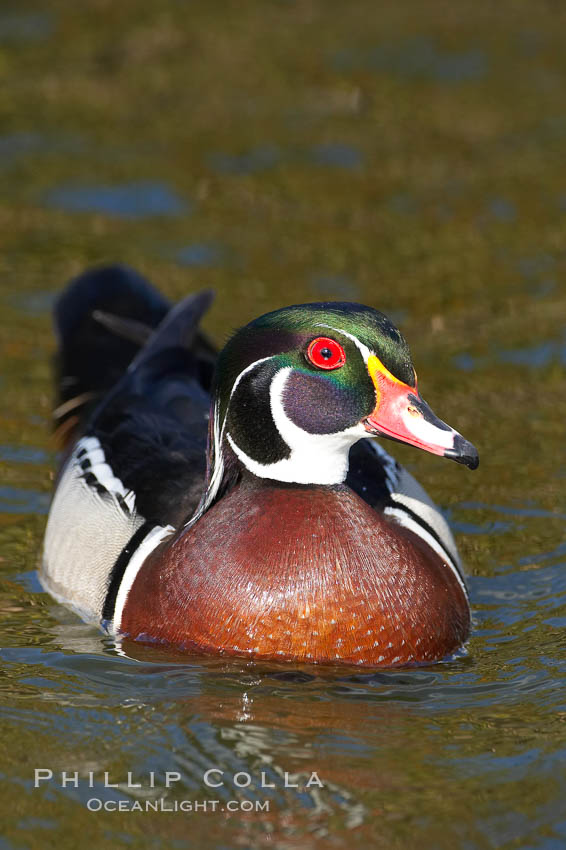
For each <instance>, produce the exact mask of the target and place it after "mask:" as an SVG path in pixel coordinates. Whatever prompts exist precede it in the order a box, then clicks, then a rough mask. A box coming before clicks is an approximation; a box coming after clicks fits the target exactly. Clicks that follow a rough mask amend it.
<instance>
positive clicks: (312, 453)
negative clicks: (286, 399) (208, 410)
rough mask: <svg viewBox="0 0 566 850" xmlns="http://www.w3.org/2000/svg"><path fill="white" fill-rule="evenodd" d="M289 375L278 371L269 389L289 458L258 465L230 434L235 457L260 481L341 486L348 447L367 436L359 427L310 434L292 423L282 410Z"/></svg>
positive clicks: (272, 411) (287, 370)
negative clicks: (329, 432)
mask: <svg viewBox="0 0 566 850" xmlns="http://www.w3.org/2000/svg"><path fill="white" fill-rule="evenodd" d="M292 371H293V370H292V367H290V366H287V367H285V368H284V369H280V370H279V371H278V372H277V374H276V375H275V377H274V378H273V381H272V382H271V388H270V402H271V413H272V416H273V421H274V422H275V425H276V427H277V430H278V431H279V433H280V434H281V437H282V439H283V440H284V442H285V443H286V444H287V446H288V447H289V449H290V450H291V456H290V457H288V458H284V459H283V460H279V461H277V462H276V463H271V464H262V463H258V462H257V461H256V460H254V459H253V458H251V457H249V456H248V455H247V454H245V452H243V451H242V450H241V449H240V448H239V446H238V445H237V444H236V443H235V442H234V440H233V439H232V437H231V436H230V434H228V435H227V439H228V441H229V443H230V445H231V446H232V449H233V450H234V453H235V454H236V456H237V457H238V458H239V459H240V460H241V461H242V463H243V464H244V465H245V466H246V468H247V469H249V470H250V472H253V474H254V475H257V476H258V477H259V478H273V479H275V480H277V481H286V482H289V483H295V484H340V483H342V482H343V481H344V480H345V478H346V475H347V474H348V452H349V450H350V447H351V446H352V445H353V444H354V443H356V442H357V441H358V440H359V439H360V437H364V436H367V432H366V430H365V429H364V427H363V426H362V425H359V424H358V425H354V426H353V427H352V428H348V429H346V430H345V431H340V432H339V433H337V434H309V433H308V432H307V431H303V429H302V428H299V427H298V426H297V425H295V424H294V422H291V420H290V419H289V417H288V416H287V414H286V413H285V409H284V407H283V393H284V389H285V384H286V382H287V379H288V377H289V375H290V373H291V372H292Z"/></svg>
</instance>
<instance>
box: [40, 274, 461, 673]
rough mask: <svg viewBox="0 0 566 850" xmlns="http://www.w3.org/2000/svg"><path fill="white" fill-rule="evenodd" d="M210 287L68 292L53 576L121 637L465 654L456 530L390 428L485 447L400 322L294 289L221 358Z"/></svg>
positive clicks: (222, 647)
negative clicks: (428, 379)
mask: <svg viewBox="0 0 566 850" xmlns="http://www.w3.org/2000/svg"><path fill="white" fill-rule="evenodd" d="M211 297H212V296H211V294H210V293H209V292H201V293H199V294H196V295H191V296H189V297H187V298H186V299H185V300H184V301H182V302H181V303H180V304H178V305H177V306H176V307H173V308H171V305H170V304H169V302H167V301H166V300H165V299H164V298H163V297H162V296H161V295H160V294H159V293H158V292H157V291H156V290H154V289H153V288H152V287H151V286H150V285H149V284H148V283H146V281H145V280H144V279H143V278H141V277H140V276H139V275H137V274H136V273H135V272H133V271H131V270H129V269H127V268H123V267H111V268H105V269H98V270H94V271H91V272H87V273H86V274H84V275H82V276H81V277H79V278H78V279H76V280H75V281H74V282H72V283H71V285H70V286H69V288H68V289H67V291H66V292H65V293H64V294H63V295H62V296H61V298H60V299H59V302H58V304H57V307H56V325H57V329H58V335H59V342H60V347H59V355H58V357H59V370H60V403H59V406H58V408H57V410H56V411H55V417H56V420H57V421H58V423H59V425H58V433H59V436H60V437H61V442H62V443H63V445H64V446H65V448H66V460H65V462H64V464H63V467H62V469H61V471H60V474H59V477H58V482H57V488H56V492H55V495H54V498H53V503H52V506H51V512H50V515H49V521H48V525H47V531H46V536H45V545H44V557H43V564H42V570H41V577H42V581H43V583H44V585H45V587H46V589H47V590H49V591H50V592H51V593H52V595H53V596H55V597H56V598H57V599H58V600H60V601H63V602H65V603H66V604H68V605H71V606H72V607H73V608H74V609H75V610H76V611H78V613H79V614H81V615H82V617H83V618H84V619H86V620H88V621H94V622H96V623H98V624H100V625H102V627H103V628H104V629H106V630H107V631H108V632H109V633H111V634H114V635H116V636H126V637H128V638H130V639H133V640H137V641H142V642H158V643H166V644H171V645H174V646H176V647H178V648H181V649H183V650H185V651H199V652H203V651H204V652H212V653H217V654H218V653H220V654H230V655H239V656H247V657H251V658H254V659H262V660H266V659H269V660H281V661H294V662H306V663H308V662H313V663H326V664H357V665H365V666H372V667H378V666H395V665H407V664H416V663H424V662H432V661H437V660H439V659H442V658H445V657H446V656H447V655H449V654H450V653H452V652H454V651H455V650H457V649H458V648H459V647H460V646H461V645H462V644H463V643H464V641H465V640H466V638H467V636H468V633H469V628H470V610H469V604H468V596H467V591H466V585H465V581H464V578H463V575H462V572H461V565H460V560H459V557H458V552H457V549H456V546H455V543H454V540H453V538H452V535H451V533H450V530H449V528H448V526H447V524H446V521H445V520H444V518H443V516H442V514H441V513H440V511H439V509H438V508H437V507H436V506H435V505H434V504H433V503H432V502H431V500H430V499H429V497H428V496H427V495H426V493H425V492H424V490H423V489H422V487H421V486H420V485H419V484H418V483H417V482H416V481H415V480H414V478H412V476H411V475H410V474H409V473H408V472H407V471H406V470H405V469H403V468H402V467H401V466H400V465H399V464H398V463H396V462H395V460H394V459H393V458H391V457H390V456H389V455H388V454H387V453H386V452H385V451H384V449H383V448H382V446H381V445H380V443H379V442H377V440H376V438H386V439H389V440H395V441H397V442H401V443H408V444H410V445H412V446H416V447H418V448H421V449H424V450H426V451H428V452H432V453H433V454H436V455H441V456H443V457H447V458H451V459H452V460H455V461H457V462H458V463H463V464H465V465H466V466H468V467H469V468H470V469H475V468H476V467H477V465H478V454H477V451H476V449H475V448H474V447H473V446H472V445H471V443H469V442H467V441H466V440H464V439H463V437H462V436H460V434H458V433H457V432H456V431H454V430H453V429H452V428H450V427H449V426H448V425H446V424H445V423H444V422H441V421H440V420H439V419H437V417H436V416H435V415H434V413H433V412H432V410H431V409H430V407H429V406H428V405H427V404H426V403H425V402H424V401H423V399H422V398H421V396H420V395H419V391H418V389H417V379H416V375H415V371H414V369H413V365H412V362H411V357H410V353H409V349H408V346H407V343H406V342H405V340H404V338H403V337H402V335H401V333H400V332H399V331H398V330H397V328H396V327H395V326H394V325H393V324H392V323H391V321H390V320H389V319H388V318H387V317H386V316H385V315H383V314H382V313H380V312H378V311H377V310H374V309H372V308H370V307H365V306H362V305H361V304H350V303H342V302H336V303H334V302H326V303H316V304H302V305H295V306H292V307H285V308H283V309H281V310H276V311H275V312H272V313H268V314H266V315H264V316H261V317H260V318H258V319H255V320H254V321H252V322H250V323H249V324H248V325H246V326H245V327H243V328H241V329H240V330H239V331H237V332H236V333H235V334H234V335H233V336H232V337H231V338H230V339H229V341H228V343H227V344H226V346H225V347H224V349H223V350H222V351H221V353H220V355H219V356H218V358H217V360H216V355H215V352H214V349H213V347H212V346H211V344H210V343H209V342H208V340H207V339H206V337H205V336H204V335H203V334H202V332H201V331H199V329H198V324H199V321H200V319H201V316H202V315H203V313H204V312H205V311H206V309H207V308H208V306H209V304H210V302H211ZM215 360H216V364H215Z"/></svg>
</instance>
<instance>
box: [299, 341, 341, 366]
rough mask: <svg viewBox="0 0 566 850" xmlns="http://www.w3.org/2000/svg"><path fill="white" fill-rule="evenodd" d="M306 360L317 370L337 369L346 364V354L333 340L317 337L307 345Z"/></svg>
mask: <svg viewBox="0 0 566 850" xmlns="http://www.w3.org/2000/svg"><path fill="white" fill-rule="evenodd" d="M307 359H308V360H310V362H311V363H312V364H313V366H316V367H317V368H318V369H339V368H340V366H343V365H344V363H345V362H346V352H345V351H344V349H343V348H342V346H341V345H340V343H339V342H336V340H335V339H329V337H327V336H318V337H317V338H316V339H313V341H312V342H311V343H309V347H308V348H307Z"/></svg>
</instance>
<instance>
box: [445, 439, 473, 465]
mask: <svg viewBox="0 0 566 850" xmlns="http://www.w3.org/2000/svg"><path fill="white" fill-rule="evenodd" d="M444 457H448V458H450V460H455V461H456V463H463V464H464V466H467V467H468V469H477V468H478V466H479V465H480V457H479V455H478V450H477V449H476V447H475V446H473V445H472V444H471V443H469V442H468V441H467V440H464V438H463V437H461V436H460V434H457V435H456V437H454V445H453V447H452V448H451V449H446V451H445V452H444Z"/></svg>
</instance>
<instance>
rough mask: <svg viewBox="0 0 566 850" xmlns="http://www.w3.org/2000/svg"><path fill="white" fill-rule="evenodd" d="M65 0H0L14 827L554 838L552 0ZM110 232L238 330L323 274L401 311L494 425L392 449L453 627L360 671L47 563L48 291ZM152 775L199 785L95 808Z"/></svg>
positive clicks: (117, 251)
mask: <svg viewBox="0 0 566 850" xmlns="http://www.w3.org/2000/svg"><path fill="white" fill-rule="evenodd" d="M67 6H68V4H65V3H63V2H62V0H53V2H50V3H47V2H45V0H36V2H35V3H33V4H32V5H29V4H28V3H27V2H24V3H23V5H22V4H20V5H19V6H18V7H17V9H16V7H15V6H14V7H9V8H8V7H7V8H6V10H3V11H2V15H1V16H0V50H1V51H2V52H1V53H0V72H1V74H2V91H3V98H2V104H1V107H0V108H1V110H2V112H1V114H2V129H1V135H0V159H1V162H0V180H1V181H2V204H1V206H0V233H1V237H0V239H1V242H2V250H1V251H0V364H1V366H0V369H1V372H0V393H1V398H2V404H1V406H0V469H1V476H0V608H1V610H2V618H1V620H0V644H1V646H2V650H1V652H2V676H1V678H0V688H1V697H0V712H1V715H2V722H3V723H2V729H3V733H2V738H1V743H2V759H1V763H0V772H1V777H0V779H1V782H2V796H1V797H0V800H1V803H0V809H1V835H2V838H1V839H0V847H1V848H40V847H41V848H44V847H55V846H57V847H59V848H66V847H75V846H80V845H81V844H82V843H83V841H84V836H85V835H86V834H88V836H89V840H90V841H92V842H96V843H97V844H98V845H100V846H102V845H107V844H110V843H111V844H112V846H114V847H117V848H122V847H123V848H128V847H135V848H144V849H145V848H171V847H173V848H185V847H190V848H207V850H208V848H214V849H215V850H223V848H228V847H230V848H231V847H242V848H249V847H275V848H281V850H287V848H301V850H303V848H311V847H312V848H318V847H325V848H326V847H347V848H358V847H359V848H365V847H368V846H370V847H378V848H385V850H389V849H390V848H394V850H397V848H400V850H412V848H414V847H418V848H425V850H429V848H430V850H436V848H441V850H443V849H444V848H446V850H453V848H455V847H458V848H460V847H461V848H464V849H465V850H472V848H473V850H476V848H478V850H483V848H504V850H513V848H529V850H530V848H537V850H539V848H540V850H557V848H562V847H564V846H566V803H565V800H566V769H565V767H564V765H565V757H566V687H565V686H566V637H565V635H566V566H565V562H566V543H565V539H566V538H565V532H564V529H565V527H566V505H565V503H564V489H565V486H566V462H565V455H564V424H563V420H564V398H565V396H566V381H565V360H564V345H565V339H566V336H565V332H566V294H565V290H564V276H565V271H566V251H565V247H566V214H565V212H564V197H565V187H566V168H565V166H564V138H565V127H566V124H565V122H564V103H563V92H564V85H565V82H566V81H565V75H566V58H565V55H564V50H563V40H564V38H563V34H564V27H565V25H566V10H565V9H563V8H562V6H559V5H557V4H553V5H552V6H550V5H549V6H548V7H547V6H543V5H542V4H538V3H535V2H534V0H533V2H529V1H528V0H524V2H522V3H519V4H518V3H515V2H512V0H502V2H500V3H499V4H497V8H495V7H494V8H491V7H489V8H488V7H484V6H482V5H481V4H477V3H475V4H474V3H468V2H463V3H460V4H456V5H453V6H447V5H446V4H445V3H442V2H440V0H427V2H426V3H424V2H421V0H407V2H406V3H404V4H380V7H379V11H378V10H377V9H376V6H375V4H374V3H372V2H370V0H361V2H359V3H356V4H353V5H352V4H350V5H343V4H338V3H330V4H329V3H322V2H318V0H315V2H312V3H308V4H307V3H293V2H281V1H280V0H277V2H276V0H273V2H271V0H270V2H259V0H258V2H255V0H254V2H250V3H248V4H239V3H227V4H224V5H223V7H222V10H219V8H218V7H217V6H211V4H208V3H205V2H204V0H197V2H194V3H192V4H191V5H190V7H188V6H186V4H181V3H178V2H176V0H160V2H158V3H156V2H151V3H150V2H149V0H142V2H136V3H134V2H133V1H132V2H131V1H130V0H125V2H122V3H120V4H109V3H106V2H101V0H87V2H85V3H82V4H80V7H73V9H72V10H71V9H69V8H67ZM115 260H120V261H123V262H128V263H130V264H132V265H134V266H136V267H137V268H139V269H140V270H141V271H143V272H144V273H145V274H146V275H148V276H149V277H150V278H151V279H153V280H154V281H155V282H157V283H158V284H159V285H160V286H161V287H162V288H163V290H164V291H165V292H166V293H167V294H168V295H169V296H171V297H172V298H179V297H181V296H182V295H184V294H185V293H186V292H188V291H190V290H192V289H195V288H197V287H209V286H211V287H213V288H215V289H216V291H217V301H216V304H215V306H214V308H213V311H212V312H211V314H210V316H209V317H208V318H207V321H206V329H207V331H208V332H209V333H210V334H211V335H212V336H213V337H214V338H215V339H217V340H218V341H219V342H222V340H223V339H224V338H225V336H226V334H227V332H228V331H229V330H230V329H231V328H233V327H234V326H237V325H239V324H242V323H244V322H246V321H248V320H249V319H250V318H252V317H253V316H255V315H258V314H260V313H262V312H264V311H266V310H269V309H274V308H276V307H278V306H281V305H283V304H285V303H293V302H300V301H304V300H309V299H322V298H344V297H346V298H355V299H358V300H361V301H365V302H366V303H369V304H371V305H373V306H375V307H377V308H379V309H382V310H384V311H385V312H388V313H390V314H391V315H392V316H393V317H394V318H395V320H396V321H398V322H400V323H401V324H402V328H403V330H404V332H405V334H406V336H407V338H408V340H409V342H410V344H411V348H412V352H413V356H414V360H415V363H416V368H417V371H418V374H419V384H420V388H421V391H422V393H423V395H424V397H425V398H426V399H427V400H428V401H429V402H430V403H431V404H432V406H433V407H434V409H435V410H436V411H437V412H438V414H439V415H440V416H441V417H442V418H443V419H446V420H447V421H448V422H450V423H451V424H453V425H454V426H455V427H457V428H458V430H460V431H461V432H462V433H463V434H465V435H466V437H468V438H469V439H471V440H473V442H474V443H476V444H477V445H478V448H479V450H480V455H481V466H480V468H479V470H478V471H477V472H475V473H470V472H468V471H467V470H466V469H463V468H461V467H458V466H457V465H456V464H449V463H447V462H444V461H442V460H440V459H438V458H434V457H432V456H428V455H424V454H420V453H418V452H416V451H415V450H412V449H410V448H408V447H399V448H398V449H396V454H397V456H398V457H399V459H400V460H401V461H402V462H403V463H406V464H407V465H408V466H409V467H410V468H411V469H412V470H413V472H414V473H415V474H416V475H417V477H418V478H419V480H421V481H422V482H423V483H425V484H426V486H427V489H429V491H430V492H431V493H432V494H433V495H434V496H435V498H436V499H437V501H438V502H439V503H440V504H441V505H442V506H443V508H444V509H445V510H446V512H447V515H448V517H449V519H450V522H451V523H452V526H453V528H454V531H455V533H456V534H457V537H458V542H459V546H460V549H461V552H462V555H463V557H464V559H465V562H466V565H467V569H468V573H469V575H470V580H469V581H470V589H471V596H472V603H473V609H474V628H473V634H472V637H471V639H470V641H469V644H468V646H467V647H466V651H465V653H462V655H461V656H460V657H458V658H455V659H453V660H452V661H450V662H449V663H444V664H438V665H435V666H431V667H428V668H421V669H418V670H395V671H391V670H390V671H379V672H372V671H367V672H360V671H359V670H354V671H353V670H348V669H333V668H315V667H307V666H305V667H300V668H297V667H294V666H292V667H278V666H276V665H265V664H253V663H248V662H246V661H237V660H235V661H234V660H232V661H226V660H222V659H214V658H207V659H202V658H197V657H183V656H179V655H176V654H174V653H173V652H170V651H167V650H165V649H155V648H150V647H140V646H131V645H130V646H126V645H125V646H124V647H123V648H120V647H117V646H115V645H114V644H113V643H112V642H111V641H110V640H108V639H107V638H105V637H104V636H103V635H101V634H100V633H99V632H98V631H97V630H96V629H94V628H92V627H90V626H87V625H85V624H83V623H81V622H80V621H78V620H77V618H76V617H75V616H74V615H73V614H72V613H70V612H68V611H66V610H65V609H63V608H62V607H61V606H59V605H57V604H56V603H55V602H54V601H53V600H52V599H51V598H49V597H48V596H46V595H45V594H44V593H43V592H42V591H41V589H40V587H39V585H38V584H37V580H36V578H35V572H34V571H35V567H36V564H37V561H38V558H39V555H40V550H41V540H42V534H43V529H44V525H45V519H46V512H47V509H48V503H49V494H50V492H51V489H52V485H53V475H54V471H55V469H56V463H57V460H56V455H55V451H54V448H53V445H52V443H51V441H50V436H49V434H50V423H49V417H50V409H51V365H50V359H51V356H52V353H53V350H54V340H53V336H52V331H51V329H50V320H49V311H50V308H51V305H52V303H53V300H54V298H55V296H56V293H57V291H58V290H59V289H60V288H61V286H62V285H63V284H64V282H65V281H66V280H67V279H69V278H70V277H71V276H72V275H74V274H76V273H78V272H79V271H80V270H82V269H83V268H85V267H86V266H88V265H92V264H94V263H101V262H107V261H115ZM35 769H41V770H44V771H52V773H53V777H52V779H51V780H47V779H45V781H42V782H40V783H39V787H37V788H36V787H34V770H35ZM209 769H213V770H214V771H217V772H215V773H212V774H210V775H209V778H210V779H211V780H212V781H213V782H216V783H218V782H220V781H221V782H222V783H223V784H221V785H218V786H217V787H211V786H207V785H206V784H205V781H204V774H205V773H206V771H207V770H209ZM62 771H66V772H67V773H68V774H69V775H72V774H73V773H74V771H77V772H78V779H79V782H78V786H79V787H74V786H73V783H72V782H68V783H67V785H66V787H62V781H61V772H62ZM128 772H130V773H131V781H130V783H129V785H130V787H128ZM167 772H169V774H175V775H176V774H178V775H179V776H178V780H177V781H174V780H173V779H172V780H171V783H170V784H171V787H170V788H169V789H167V788H165V784H166V774H167ZM105 773H108V782H107V783H106V784H107V785H108V784H112V785H118V787H104V785H105V782H104V775H105ZM313 773H314V774H316V777H317V778H318V780H319V781H320V782H321V783H322V785H323V787H319V785H318V784H317V782H316V781H315V782H314V783H313V781H312V780H313ZM152 774H153V776H154V782H153V784H154V786H155V787H153V788H152V787H150V786H151V776H152ZM262 774H263V776H262ZM47 775H48V774H47V773H44V774H41V776H43V777H46V776H47ZM248 776H249V777H250V784H249V785H247V782H248ZM91 777H92V779H90V778H91ZM170 778H171V777H170ZM309 780H310V784H309ZM89 784H91V785H92V786H93V787H89ZM133 785H140V786H141V787H131V786H133ZM262 785H263V786H264V787H262ZM270 786H274V787H270ZM161 797H163V798H164V799H165V804H166V805H167V806H169V807H170V808H174V804H175V803H176V804H177V805H179V804H180V803H181V801H189V802H190V804H191V805H192V807H193V811H185V812H183V811H148V812H143V813H142V812H139V811H138V812H136V811H135V810H134V811H122V812H119V811H105V810H102V811H98V812H91V811H89V809H88V801H89V800H93V799H94V800H100V801H102V803H101V805H102V804H104V803H106V804H107V805H108V806H109V807H112V806H114V807H118V806H119V804H120V802H121V803H122V805H123V806H126V807H130V808H132V807H133V806H134V804H135V803H136V802H137V803H138V804H139V805H140V806H141V805H142V804H143V805H144V806H145V803H146V801H148V802H149V803H150V804H154V805H157V803H156V800H158V799H159V798H161ZM205 803H206V804H207V806H208V809H206V810H205V809H204V808H203V805H204V804H205ZM195 804H198V805H199V807H200V808H197V810H194V809H195ZM256 804H259V805H260V806H265V805H266V804H269V810H266V809H263V810H255V807H256ZM92 805H95V806H96V805H97V804H96V803H95V804H91V806H92ZM234 806H235V807H236V810H235V811H230V810H229V809H230V807H234ZM246 808H247V809H248V810H245V809H246Z"/></svg>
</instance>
